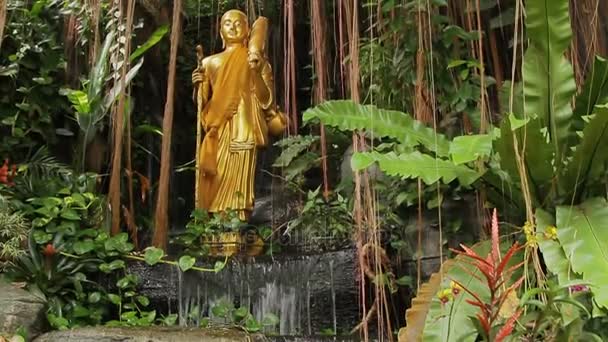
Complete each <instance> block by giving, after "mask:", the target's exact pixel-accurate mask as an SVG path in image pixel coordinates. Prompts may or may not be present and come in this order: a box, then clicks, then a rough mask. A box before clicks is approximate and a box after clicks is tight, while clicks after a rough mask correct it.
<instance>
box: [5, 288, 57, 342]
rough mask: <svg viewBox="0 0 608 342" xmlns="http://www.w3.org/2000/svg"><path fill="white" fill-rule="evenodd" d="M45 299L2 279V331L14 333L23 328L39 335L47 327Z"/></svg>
mask: <svg viewBox="0 0 608 342" xmlns="http://www.w3.org/2000/svg"><path fill="white" fill-rule="evenodd" d="M45 309H46V305H45V302H44V300H43V299H41V298H38V297H36V296H34V295H33V294H31V293H29V292H27V291H25V290H22V289H19V288H16V287H14V286H13V285H11V284H8V283H5V282H4V281H3V280H1V279H0V332H3V333H8V334H13V333H15V332H16V331H17V330H18V329H20V328H23V329H25V331H26V332H27V334H28V336H37V335H39V334H40V333H42V332H43V331H44V329H45V328H46V317H45Z"/></svg>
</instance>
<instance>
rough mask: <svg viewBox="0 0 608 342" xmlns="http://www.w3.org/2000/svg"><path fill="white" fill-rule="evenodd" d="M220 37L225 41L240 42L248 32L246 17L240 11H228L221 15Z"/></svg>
mask: <svg viewBox="0 0 608 342" xmlns="http://www.w3.org/2000/svg"><path fill="white" fill-rule="evenodd" d="M221 25H222V37H223V38H224V40H225V41H226V43H242V42H243V41H245V39H246V38H247V35H248V34H249V28H248V24H247V17H246V16H245V15H244V14H243V13H242V12H240V11H228V12H226V13H225V14H224V15H223V16H222V22H221Z"/></svg>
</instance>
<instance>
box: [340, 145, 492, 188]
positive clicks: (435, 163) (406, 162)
mask: <svg viewBox="0 0 608 342" xmlns="http://www.w3.org/2000/svg"><path fill="white" fill-rule="evenodd" d="M375 162H377V163H378V164H379V166H380V169H381V170H382V171H384V172H386V173H387V174H388V175H390V176H398V177H402V178H420V179H422V181H424V183H425V184H429V185H430V184H434V183H435V182H437V181H439V180H441V181H442V182H443V183H445V184H447V183H450V182H451V181H453V180H455V179H458V181H459V182H460V184H462V185H464V186H469V185H471V184H473V182H475V181H476V180H477V179H478V178H479V177H480V176H481V173H478V172H477V171H475V170H472V169H470V168H468V167H466V166H464V165H455V164H454V163H452V162H450V161H447V160H443V159H438V158H433V157H431V156H429V155H426V154H422V153H420V152H418V151H414V152H412V153H405V154H396V153H394V152H390V153H386V154H383V153H379V152H375V151H374V152H363V153H354V154H353V157H352V160H351V166H352V169H353V170H355V171H357V170H362V169H365V168H367V167H369V166H371V165H372V164H373V163H375Z"/></svg>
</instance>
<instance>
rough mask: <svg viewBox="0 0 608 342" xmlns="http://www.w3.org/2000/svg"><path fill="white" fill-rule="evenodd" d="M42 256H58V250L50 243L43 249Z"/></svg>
mask: <svg viewBox="0 0 608 342" xmlns="http://www.w3.org/2000/svg"><path fill="white" fill-rule="evenodd" d="M42 254H44V256H46V257H52V256H53V255H55V254H57V250H56V249H55V246H53V244H50V243H49V244H47V245H46V247H44V248H43V249H42Z"/></svg>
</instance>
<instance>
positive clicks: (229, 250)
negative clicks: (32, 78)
mask: <svg viewBox="0 0 608 342" xmlns="http://www.w3.org/2000/svg"><path fill="white" fill-rule="evenodd" d="M203 244H204V245H207V246H209V255H210V256H214V257H226V256H233V255H237V254H241V255H248V256H258V255H261V254H262V253H263V252H264V240H262V238H260V237H259V236H258V235H257V234H255V235H248V232H245V233H244V234H241V233H240V232H224V233H219V234H214V235H212V236H210V237H208V238H205V239H203Z"/></svg>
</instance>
